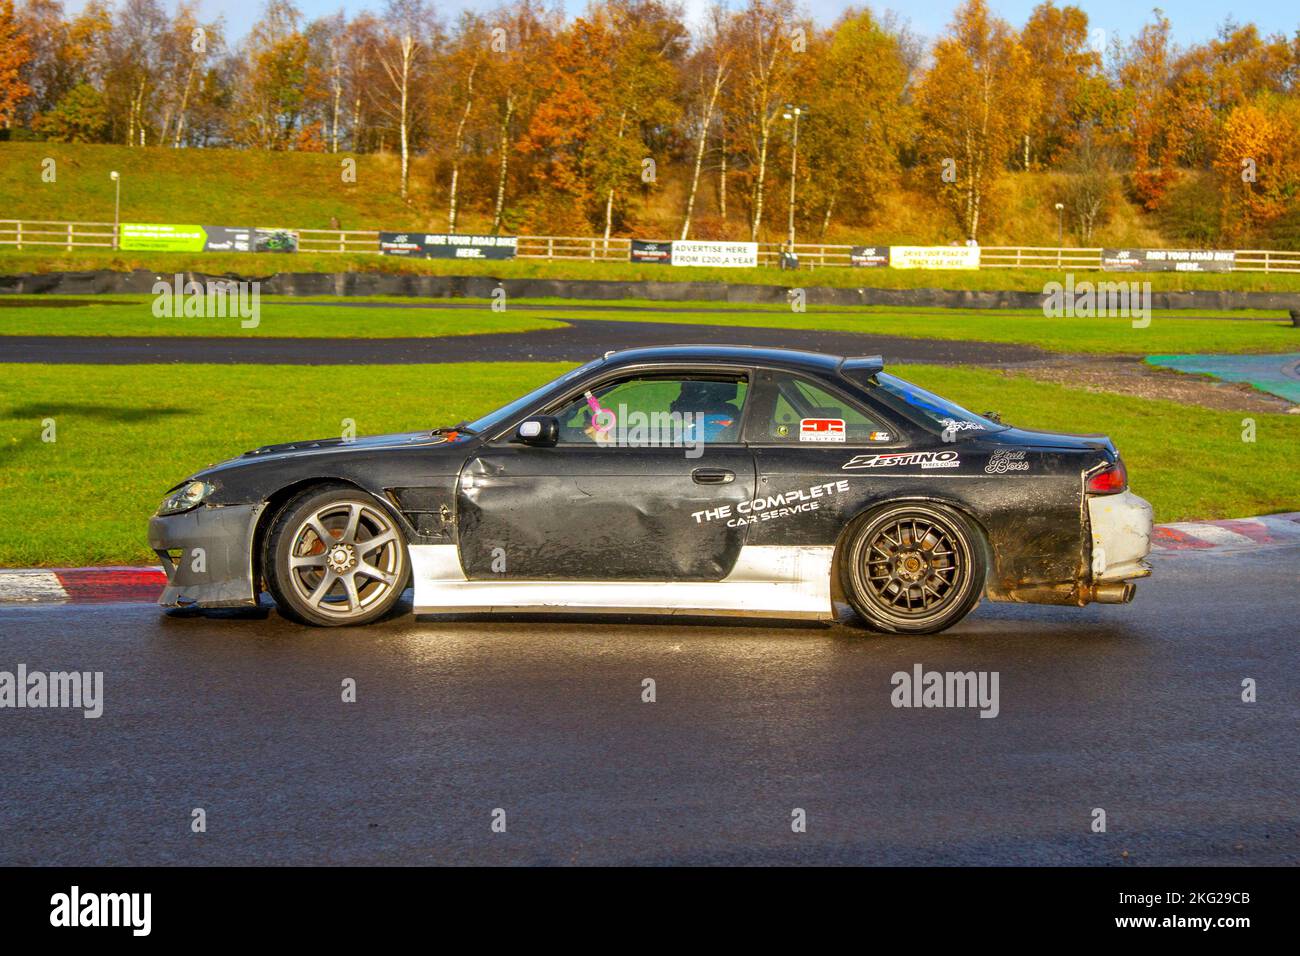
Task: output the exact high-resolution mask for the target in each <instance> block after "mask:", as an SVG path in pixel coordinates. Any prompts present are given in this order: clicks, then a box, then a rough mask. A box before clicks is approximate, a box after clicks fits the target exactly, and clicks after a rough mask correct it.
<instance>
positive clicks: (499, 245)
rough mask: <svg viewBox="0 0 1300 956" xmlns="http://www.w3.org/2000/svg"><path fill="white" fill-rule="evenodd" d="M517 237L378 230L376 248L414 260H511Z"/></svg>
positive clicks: (517, 244) (388, 254) (517, 245)
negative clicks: (379, 231)
mask: <svg viewBox="0 0 1300 956" xmlns="http://www.w3.org/2000/svg"><path fill="white" fill-rule="evenodd" d="M518 248H519V237H518V236H471V235H458V234H457V235H452V234H449V233H445V232H381V233H380V234H379V251H380V252H382V253H383V254H384V255H386V256H411V257H414V258H418V259H513V258H514V257H515V252H516V251H517V250H518Z"/></svg>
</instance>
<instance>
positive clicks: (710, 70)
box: [681, 5, 732, 239]
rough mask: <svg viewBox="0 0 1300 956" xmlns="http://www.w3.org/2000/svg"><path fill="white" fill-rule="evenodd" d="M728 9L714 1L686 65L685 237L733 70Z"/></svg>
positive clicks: (683, 225) (683, 227)
mask: <svg viewBox="0 0 1300 956" xmlns="http://www.w3.org/2000/svg"><path fill="white" fill-rule="evenodd" d="M724 18H725V13H724V11H723V8H722V7H721V6H718V5H714V6H713V7H712V8H711V9H710V11H709V19H708V21H707V22H706V24H705V26H704V28H703V33H702V34H701V36H700V37H699V38H698V40H697V43H696V49H695V52H694V54H693V55H692V56H691V57H690V59H689V60H688V62H687V63H686V66H685V70H684V72H685V75H686V84H685V85H686V87H687V89H688V90H689V92H688V93H687V106H686V108H685V110H684V111H683V116H684V119H685V125H686V132H687V133H688V134H689V135H690V136H691V138H692V140H693V142H694V149H693V155H694V159H693V162H692V165H691V185H690V189H689V190H688V192H687V194H686V214H685V215H684V216H683V217H682V234H681V238H682V239H687V238H689V237H690V234H691V216H692V215H694V213H695V197H696V194H697V193H698V192H699V188H700V173H701V172H702V171H703V168H704V157H705V153H706V150H707V149H708V144H709V138H710V137H711V136H714V135H715V132H714V130H715V127H716V126H718V125H719V124H718V123H717V116H718V100H719V98H720V97H721V95H722V90H723V87H724V85H725V84H726V83H727V81H728V79H729V78H730V76H731V72H732V55H731V51H730V50H729V49H728V48H727V46H726V42H725V37H724V35H723V24H724Z"/></svg>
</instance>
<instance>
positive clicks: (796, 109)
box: [782, 104, 808, 255]
mask: <svg viewBox="0 0 1300 956" xmlns="http://www.w3.org/2000/svg"><path fill="white" fill-rule="evenodd" d="M807 115H808V107H806V106H791V105H789V104H787V105H786V108H785V112H784V113H783V114H782V117H783V118H784V119H788V120H792V121H793V122H794V132H793V137H792V143H791V149H790V229H789V236H788V238H787V240H786V242H787V244H788V246H789V249H790V255H794V185H795V173H796V172H798V170H799V117H801V116H807Z"/></svg>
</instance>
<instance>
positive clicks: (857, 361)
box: [839, 355, 885, 375]
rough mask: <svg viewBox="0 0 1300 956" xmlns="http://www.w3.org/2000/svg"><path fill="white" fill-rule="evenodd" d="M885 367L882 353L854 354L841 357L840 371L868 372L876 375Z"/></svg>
mask: <svg viewBox="0 0 1300 956" xmlns="http://www.w3.org/2000/svg"><path fill="white" fill-rule="evenodd" d="M884 369H885V359H884V357H883V356H880V355H853V356H849V357H848V358H843V359H840V367H839V371H840V372H841V373H844V372H867V373H868V374H870V375H875V374H876V373H877V372H882V371H884Z"/></svg>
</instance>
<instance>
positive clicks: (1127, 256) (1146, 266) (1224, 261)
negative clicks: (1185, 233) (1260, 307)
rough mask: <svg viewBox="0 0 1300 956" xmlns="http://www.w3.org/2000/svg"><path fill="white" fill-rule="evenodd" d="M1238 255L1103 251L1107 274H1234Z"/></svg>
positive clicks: (1228, 251) (1218, 251) (1202, 251)
mask: <svg viewBox="0 0 1300 956" xmlns="http://www.w3.org/2000/svg"><path fill="white" fill-rule="evenodd" d="M1236 260H1237V253H1236V252H1234V251H1233V250H1231V249H1103V250H1101V267H1102V268H1103V269H1104V270H1106V271H1107V272H1231V271H1232V267H1233V265H1234V264H1235V263H1236Z"/></svg>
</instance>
